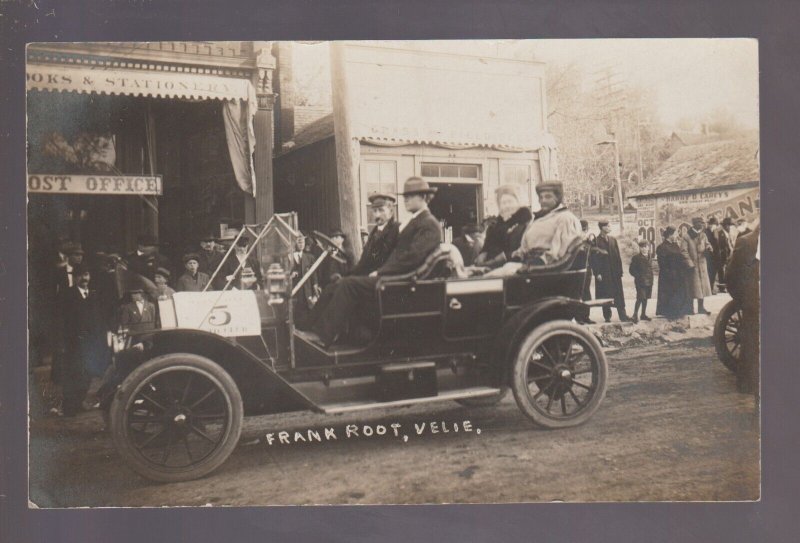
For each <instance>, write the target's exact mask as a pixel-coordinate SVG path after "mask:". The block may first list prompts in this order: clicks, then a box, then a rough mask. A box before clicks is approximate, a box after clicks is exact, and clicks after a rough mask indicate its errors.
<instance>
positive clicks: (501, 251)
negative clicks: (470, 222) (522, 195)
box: [475, 185, 533, 268]
mask: <svg viewBox="0 0 800 543" xmlns="http://www.w3.org/2000/svg"><path fill="white" fill-rule="evenodd" d="M495 197H496V198H497V208H498V209H499V211H500V214H499V216H498V217H497V220H496V221H495V222H494V223H492V224H490V225H489V227H488V228H487V229H486V239H485V241H484V243H483V248H482V249H481V252H480V254H479V255H478V257H477V258H476V259H475V265H476V266H484V267H487V268H499V267H500V266H502V265H503V264H505V263H506V262H508V261H510V260H511V255H512V254H513V253H514V251H516V250H517V249H519V246H520V243H521V242H522V234H524V233H525V228H527V226H528V223H529V222H531V219H532V218H533V215H532V214H531V210H530V209H528V208H527V207H524V206H521V205H520V202H519V195H518V194H517V187H516V186H515V185H501V186H499V187H497V189H496V190H495Z"/></svg>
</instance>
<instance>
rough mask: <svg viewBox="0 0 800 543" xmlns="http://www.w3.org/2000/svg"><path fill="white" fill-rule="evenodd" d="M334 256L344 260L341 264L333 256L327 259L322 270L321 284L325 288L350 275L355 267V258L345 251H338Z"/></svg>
mask: <svg viewBox="0 0 800 543" xmlns="http://www.w3.org/2000/svg"><path fill="white" fill-rule="evenodd" d="M334 255H336V256H337V257H339V258H341V259H342V260H344V262H339V261H338V260H336V259H335V258H333V257H332V256H330V257H328V258H326V259H325V262H324V263H323V264H322V266H321V268H322V269H321V270H320V277H319V278H320V284H321V285H322V286H323V287H324V286H326V285H328V284H330V283H333V282H334V281H336V280H338V279H341V278H342V277H344V276H345V275H349V273H350V268H352V267H353V257H352V256H350V253H348V252H347V251H345V250H344V249H338V250H337V251H336V252H335V253H334Z"/></svg>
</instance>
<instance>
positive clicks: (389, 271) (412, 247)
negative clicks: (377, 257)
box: [314, 177, 442, 346]
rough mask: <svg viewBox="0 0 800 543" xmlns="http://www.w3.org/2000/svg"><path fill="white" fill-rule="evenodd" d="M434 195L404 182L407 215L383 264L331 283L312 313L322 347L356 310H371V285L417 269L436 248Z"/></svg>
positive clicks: (418, 181)
mask: <svg viewBox="0 0 800 543" xmlns="http://www.w3.org/2000/svg"><path fill="white" fill-rule="evenodd" d="M435 192H436V189H434V188H431V187H430V186H429V185H428V182H427V181H425V180H424V179H422V178H421V177H409V178H408V179H407V180H406V182H405V184H404V190H403V193H402V195H403V201H404V203H405V207H406V211H408V212H409V214H410V215H409V216H408V217H407V218H406V219H405V220H404V221H403V222H402V223H401V224H400V226H399V227H398V230H399V234H398V236H397V245H396V246H395V248H394V250H393V251H392V253H391V254H390V255H389V258H388V259H387V261H386V262H385V263H384V264H383V266H381V267H380V268H378V269H377V270H375V271H373V272H372V273H370V274H369V275H368V276H367V277H363V276H353V275H351V276H348V277H343V278H342V279H340V280H339V281H337V282H336V283H334V284H333V286H332V288H333V289H334V290H333V293H332V295H331V298H330V303H328V304H326V306H325V307H319V310H318V311H315V319H314V331H315V332H317V334H318V335H319V337H320V340H321V341H322V343H323V344H324V345H326V346H329V345H331V344H333V343H334V342H335V341H336V339H337V338H338V337H339V335H340V334H342V333H343V332H344V331H345V329H346V328H347V325H348V318H350V317H352V316H354V312H355V310H356V308H359V309H360V310H361V311H362V313H370V312H371V310H374V305H375V285H376V284H377V282H378V278H379V277H380V276H391V275H400V274H404V273H408V272H410V271H413V270H415V269H417V268H418V267H419V266H420V265H421V264H422V263H423V262H425V259H426V258H427V257H428V255H430V254H431V252H433V251H434V250H435V249H436V248H437V247H438V246H439V243H441V239H442V232H441V227H440V225H439V221H438V220H437V219H436V217H434V216H433V214H432V213H431V212H430V210H429V209H428V202H430V201H431V199H433V195H434V193H435ZM321 305H322V304H318V306H321ZM315 309H316V308H315Z"/></svg>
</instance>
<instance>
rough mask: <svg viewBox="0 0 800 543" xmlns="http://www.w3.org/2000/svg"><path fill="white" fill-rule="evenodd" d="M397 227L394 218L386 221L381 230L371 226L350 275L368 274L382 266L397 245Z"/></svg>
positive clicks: (398, 226) (397, 224)
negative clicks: (359, 256) (370, 230)
mask: <svg viewBox="0 0 800 543" xmlns="http://www.w3.org/2000/svg"><path fill="white" fill-rule="evenodd" d="M399 228H400V224H399V223H398V222H397V221H396V220H395V219H394V218H392V219H391V220H390V221H389V222H387V223H386V226H384V227H383V230H379V229H378V227H377V226H376V227H375V228H373V229H372V232H370V233H369V238H367V243H366V244H364V250H363V252H362V253H361V258H360V259H359V261H358V263H357V264H356V265H355V267H353V269H352V270H350V275H369V274H370V273H372V272H374V271H375V270H377V269H378V268H380V267H381V266H383V265H384V264H385V263H386V261H387V260H388V259H389V255H390V254H392V251H394V247H395V245H397V235H398V233H399Z"/></svg>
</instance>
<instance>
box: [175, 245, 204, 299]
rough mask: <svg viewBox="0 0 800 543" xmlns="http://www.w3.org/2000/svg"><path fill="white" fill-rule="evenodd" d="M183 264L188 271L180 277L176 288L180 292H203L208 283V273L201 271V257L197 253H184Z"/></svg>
mask: <svg viewBox="0 0 800 543" xmlns="http://www.w3.org/2000/svg"><path fill="white" fill-rule="evenodd" d="M183 265H184V266H185V267H186V273H184V274H183V275H181V276H180V277H179V278H178V284H177V285H175V289H176V290H177V291H178V292H202V291H203V289H204V288H206V285H207V284H208V275H206V274H205V273H203V272H201V271H199V268H200V257H199V256H197V254H195V253H189V254H187V255H184V257H183Z"/></svg>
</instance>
